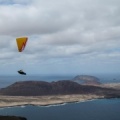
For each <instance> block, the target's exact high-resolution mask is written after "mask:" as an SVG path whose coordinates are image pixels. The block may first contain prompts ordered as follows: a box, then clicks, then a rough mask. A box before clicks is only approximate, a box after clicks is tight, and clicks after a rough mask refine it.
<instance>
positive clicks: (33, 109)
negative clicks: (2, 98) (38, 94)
mask: <svg viewBox="0 0 120 120" xmlns="http://www.w3.org/2000/svg"><path fill="white" fill-rule="evenodd" d="M0 115H17V116H24V117H26V118H27V119H28V120H120V99H100V100H93V101H87V102H81V103H69V104H65V105H57V106H47V107H45V106H30V105H28V106H25V107H23V106H22V107H11V108H0Z"/></svg>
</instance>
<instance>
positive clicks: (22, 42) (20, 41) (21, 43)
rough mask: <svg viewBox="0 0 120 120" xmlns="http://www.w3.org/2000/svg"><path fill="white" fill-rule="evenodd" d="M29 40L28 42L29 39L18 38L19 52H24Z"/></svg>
mask: <svg viewBox="0 0 120 120" xmlns="http://www.w3.org/2000/svg"><path fill="white" fill-rule="evenodd" d="M27 40H28V38H27V37H21V38H16V42H17V46H18V51H19V52H22V51H23V50H24V48H25V46H26V43H27Z"/></svg>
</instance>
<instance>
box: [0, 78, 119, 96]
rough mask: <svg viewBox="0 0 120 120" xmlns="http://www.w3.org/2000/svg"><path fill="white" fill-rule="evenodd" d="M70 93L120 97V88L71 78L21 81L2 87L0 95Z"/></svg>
mask: <svg viewBox="0 0 120 120" xmlns="http://www.w3.org/2000/svg"><path fill="white" fill-rule="evenodd" d="M70 94H97V95H104V96H105V97H120V90H116V89H112V88H103V87H99V86H90V85H89V86H88V85H80V84H78V83H76V82H74V81H71V80H61V81H56V82H45V81H20V82H15V83H14V84H12V85H10V86H8V87H6V88H2V89H0V95H8V96H43V95H70Z"/></svg>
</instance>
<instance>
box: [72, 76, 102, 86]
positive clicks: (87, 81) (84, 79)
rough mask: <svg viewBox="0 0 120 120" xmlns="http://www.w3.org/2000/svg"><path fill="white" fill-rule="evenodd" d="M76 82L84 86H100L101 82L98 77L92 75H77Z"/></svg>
mask: <svg viewBox="0 0 120 120" xmlns="http://www.w3.org/2000/svg"><path fill="white" fill-rule="evenodd" d="M73 81H74V82H77V83H79V84H84V85H100V84H101V83H100V80H99V78H97V77H94V76H90V75H77V76H76V77H74V78H73Z"/></svg>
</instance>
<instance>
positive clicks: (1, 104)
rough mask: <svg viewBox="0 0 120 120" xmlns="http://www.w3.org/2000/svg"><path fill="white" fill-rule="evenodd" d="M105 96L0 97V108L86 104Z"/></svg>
mask: <svg viewBox="0 0 120 120" xmlns="http://www.w3.org/2000/svg"><path fill="white" fill-rule="evenodd" d="M102 98H104V96H98V95H93V94H88V95H79V94H74V95H51V96H0V108H5V107H14V106H26V105H34V106H50V105H59V104H65V103H75V102H85V101H88V100H93V99H102Z"/></svg>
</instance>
